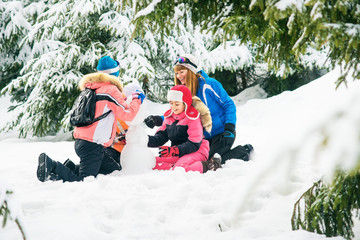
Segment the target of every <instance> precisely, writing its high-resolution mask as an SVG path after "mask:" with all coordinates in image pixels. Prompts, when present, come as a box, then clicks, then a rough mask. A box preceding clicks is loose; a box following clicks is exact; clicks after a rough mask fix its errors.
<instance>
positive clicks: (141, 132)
mask: <svg viewBox="0 0 360 240" xmlns="http://www.w3.org/2000/svg"><path fill="white" fill-rule="evenodd" d="M136 90H139V91H141V92H143V90H142V89H141V87H140V85H139V84H138V83H136V82H134V83H130V84H128V85H126V86H125V87H124V90H123V92H124V94H125V96H126V97H127V98H128V99H127V101H131V98H132V97H131V93H132V92H134V91H136ZM145 110H146V101H144V102H143V103H142V104H141V106H140V109H139V112H138V113H137V114H136V117H135V118H134V119H133V120H132V121H131V122H126V124H127V125H128V126H129V128H128V130H127V132H126V135H125V139H126V145H125V147H124V148H123V150H122V152H121V156H120V164H121V166H122V170H121V171H122V172H123V173H126V174H134V173H143V172H147V171H150V170H152V168H153V167H155V163H156V160H155V156H154V153H153V151H151V149H149V148H148V147H147V144H148V139H149V138H148V135H147V133H146V131H145V129H144V127H143V125H144V124H143V121H144V119H145V117H146V111H145Z"/></svg>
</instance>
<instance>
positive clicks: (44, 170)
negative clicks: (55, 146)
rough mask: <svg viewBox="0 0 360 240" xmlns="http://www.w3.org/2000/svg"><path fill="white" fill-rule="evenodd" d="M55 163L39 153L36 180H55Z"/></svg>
mask: <svg viewBox="0 0 360 240" xmlns="http://www.w3.org/2000/svg"><path fill="white" fill-rule="evenodd" d="M55 166H56V162H55V161H53V160H52V159H51V158H49V157H48V156H47V155H46V154H45V153H41V154H40V156H39V159H38V168H37V171H36V175H37V178H38V179H39V181H41V182H45V181H47V180H56V179H57V176H56V174H55V173H54V172H53V170H54V169H55Z"/></svg>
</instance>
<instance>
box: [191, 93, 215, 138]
mask: <svg viewBox="0 0 360 240" xmlns="http://www.w3.org/2000/svg"><path fill="white" fill-rule="evenodd" d="M192 106H193V107H194V108H195V109H196V110H197V111H198V112H199V113H200V120H201V124H202V126H203V128H204V129H205V131H207V132H208V133H210V132H211V129H212V119H211V115H210V110H209V108H208V107H207V106H206V105H205V104H204V103H203V102H202V101H201V100H200V98H198V97H196V96H194V97H193V98H192Z"/></svg>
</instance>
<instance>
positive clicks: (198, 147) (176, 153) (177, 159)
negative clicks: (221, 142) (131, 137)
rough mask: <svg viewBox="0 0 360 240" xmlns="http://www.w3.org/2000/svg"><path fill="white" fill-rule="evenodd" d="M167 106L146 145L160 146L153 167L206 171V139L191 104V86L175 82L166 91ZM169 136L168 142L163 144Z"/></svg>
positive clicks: (207, 148)
mask: <svg viewBox="0 0 360 240" xmlns="http://www.w3.org/2000/svg"><path fill="white" fill-rule="evenodd" d="M167 98H168V101H169V103H170V109H169V110H168V111H166V112H165V114H164V121H163V123H162V125H161V127H160V128H159V129H158V130H157V132H156V134H155V135H154V136H149V143H148V146H149V147H159V156H158V157H156V165H155V167H154V169H158V170H169V169H174V168H176V167H182V168H184V169H185V171H186V172H188V171H198V172H200V173H203V172H206V167H204V166H203V165H205V161H206V160H207V159H208V156H209V142H208V141H207V140H206V139H204V136H203V127H202V125H201V121H200V114H199V113H198V111H196V109H195V108H194V107H193V106H192V105H191V104H192V96H191V92H190V90H189V89H188V88H187V87H186V86H184V85H177V86H174V87H173V88H171V89H170V91H169V92H168V96H167ZM168 140H170V141H171V146H170V147H169V146H163V145H164V144H165V143H166V142H167V141H168Z"/></svg>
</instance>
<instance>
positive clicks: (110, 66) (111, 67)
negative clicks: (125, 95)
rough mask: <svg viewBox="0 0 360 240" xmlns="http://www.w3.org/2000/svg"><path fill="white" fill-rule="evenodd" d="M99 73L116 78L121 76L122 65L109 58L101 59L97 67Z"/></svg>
mask: <svg viewBox="0 0 360 240" xmlns="http://www.w3.org/2000/svg"><path fill="white" fill-rule="evenodd" d="M96 69H97V70H98V72H102V73H107V74H110V75H114V76H116V77H118V76H119V74H120V72H119V71H120V63H119V62H118V61H116V60H113V59H112V58H111V57H109V56H105V57H102V58H100V60H99V63H98V65H97V68H96Z"/></svg>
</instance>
